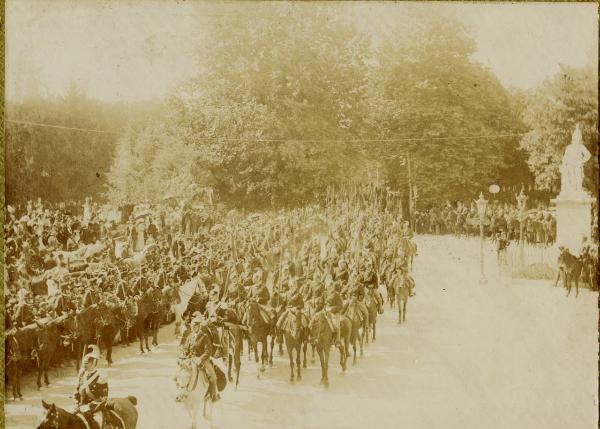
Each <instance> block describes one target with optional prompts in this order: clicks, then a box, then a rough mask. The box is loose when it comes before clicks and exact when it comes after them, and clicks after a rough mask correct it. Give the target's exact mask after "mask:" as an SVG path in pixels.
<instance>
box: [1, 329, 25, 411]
mask: <svg viewBox="0 0 600 429" xmlns="http://www.w3.org/2000/svg"><path fill="white" fill-rule="evenodd" d="M15 333H16V331H15V332H10V331H9V332H7V333H6V335H5V337H4V370H5V374H6V379H5V382H6V385H9V384H10V386H11V387H12V394H13V399H14V400H15V401H16V400H17V399H19V400H22V399H23V395H22V394H21V376H22V374H23V363H22V355H21V347H20V346H19V342H18V341H17V338H16V335H15Z"/></svg>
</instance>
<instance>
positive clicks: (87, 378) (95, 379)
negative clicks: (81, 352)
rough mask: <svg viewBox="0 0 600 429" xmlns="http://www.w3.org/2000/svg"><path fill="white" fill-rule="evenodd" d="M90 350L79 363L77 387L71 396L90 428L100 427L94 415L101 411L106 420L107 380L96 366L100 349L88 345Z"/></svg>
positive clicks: (78, 411) (96, 428) (103, 418)
mask: <svg viewBox="0 0 600 429" xmlns="http://www.w3.org/2000/svg"><path fill="white" fill-rule="evenodd" d="M89 348H90V349H91V351H90V352H89V353H88V354H86V355H85V356H84V357H83V359H82V361H81V363H82V368H81V370H80V371H79V378H78V382H77V389H76V390H75V395H74V396H73V398H74V399H75V402H76V403H77V414H81V415H82V416H83V418H84V419H85V421H86V422H87V423H88V425H89V427H90V428H91V429H100V424H99V423H98V422H96V420H95V419H94V415H96V414H98V413H101V414H102V420H103V421H106V414H105V411H106V410H105V405H106V400H107V399H108V380H107V379H106V376H105V375H104V374H102V373H101V372H100V371H99V370H98V368H97V365H98V360H99V359H100V350H99V349H98V346H95V345H92V346H90V347H89Z"/></svg>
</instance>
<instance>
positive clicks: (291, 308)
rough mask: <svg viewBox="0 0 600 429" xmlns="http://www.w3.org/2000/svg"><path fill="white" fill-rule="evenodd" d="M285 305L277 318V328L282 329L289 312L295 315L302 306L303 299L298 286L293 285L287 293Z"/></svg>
mask: <svg viewBox="0 0 600 429" xmlns="http://www.w3.org/2000/svg"><path fill="white" fill-rule="evenodd" d="M286 307H287V308H286V309H285V310H284V311H283V312H282V313H281V316H279V319H278V320H277V324H276V326H277V329H283V325H284V323H285V321H286V320H287V318H288V316H289V315H290V314H291V315H294V316H295V315H297V314H298V313H299V312H301V311H302V309H303V308H304V299H303V298H302V295H301V293H300V290H299V288H298V287H294V288H293V289H292V290H291V291H290V293H289V294H288V299H287V306H286Z"/></svg>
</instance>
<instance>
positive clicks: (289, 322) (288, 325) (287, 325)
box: [281, 311, 310, 331]
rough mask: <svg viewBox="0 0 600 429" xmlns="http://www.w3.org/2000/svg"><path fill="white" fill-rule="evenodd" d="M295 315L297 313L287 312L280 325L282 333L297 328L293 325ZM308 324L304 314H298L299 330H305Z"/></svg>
mask: <svg viewBox="0 0 600 429" xmlns="http://www.w3.org/2000/svg"><path fill="white" fill-rule="evenodd" d="M297 315H298V314H297V313H294V312H292V311H288V312H287V314H286V316H285V318H284V320H283V322H282V323H281V329H282V330H283V331H292V330H294V328H295V329H298V327H296V326H295V325H294V324H295V323H296V317H297ZM309 323H310V321H309V320H308V316H307V315H306V314H305V313H303V312H300V329H307V328H308V327H309Z"/></svg>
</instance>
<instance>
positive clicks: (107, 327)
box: [96, 304, 120, 366]
mask: <svg viewBox="0 0 600 429" xmlns="http://www.w3.org/2000/svg"><path fill="white" fill-rule="evenodd" d="M98 310H99V311H98V319H97V320H98V323H97V325H96V327H97V331H96V332H97V338H98V343H99V344H101V345H103V346H104V347H105V348H106V363H108V366H110V365H112V363H113V360H112V348H113V343H114V340H115V336H116V335H117V332H119V330H120V325H119V318H118V316H119V311H120V309H119V308H111V307H109V306H107V305H106V304H100V305H99V307H98Z"/></svg>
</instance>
